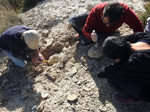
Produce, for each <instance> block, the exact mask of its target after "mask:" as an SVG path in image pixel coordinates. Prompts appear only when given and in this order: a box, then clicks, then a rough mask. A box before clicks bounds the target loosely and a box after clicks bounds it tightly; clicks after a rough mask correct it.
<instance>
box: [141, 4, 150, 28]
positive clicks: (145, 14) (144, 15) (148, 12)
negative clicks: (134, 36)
mask: <svg viewBox="0 0 150 112" xmlns="http://www.w3.org/2000/svg"><path fill="white" fill-rule="evenodd" d="M144 8H145V12H143V13H142V14H140V15H139V18H140V20H141V21H142V23H143V27H144V28H145V26H146V23H147V18H148V17H150V2H147V3H146V4H145V5H144Z"/></svg>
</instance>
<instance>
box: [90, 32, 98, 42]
mask: <svg viewBox="0 0 150 112" xmlns="http://www.w3.org/2000/svg"><path fill="white" fill-rule="evenodd" d="M91 39H92V41H93V42H97V40H98V36H97V34H96V32H95V30H93V32H92V33H91Z"/></svg>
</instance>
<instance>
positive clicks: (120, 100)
mask: <svg viewBox="0 0 150 112" xmlns="http://www.w3.org/2000/svg"><path fill="white" fill-rule="evenodd" d="M113 99H114V100H115V101H116V102H118V103H121V104H139V103H141V101H140V100H137V99H134V98H125V97H123V96H121V95H120V94H118V93H116V94H114V95H113Z"/></svg>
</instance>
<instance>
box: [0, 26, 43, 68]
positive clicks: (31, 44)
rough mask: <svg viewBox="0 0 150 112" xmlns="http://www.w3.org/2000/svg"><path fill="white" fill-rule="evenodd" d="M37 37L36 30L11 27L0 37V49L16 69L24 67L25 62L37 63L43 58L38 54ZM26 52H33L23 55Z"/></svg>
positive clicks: (24, 27)
mask: <svg viewBox="0 0 150 112" xmlns="http://www.w3.org/2000/svg"><path fill="white" fill-rule="evenodd" d="M39 39H40V37H39V35H38V32H37V31H36V30H32V29H31V28H29V27H27V26H21V25H17V26H13V27H10V28H9V29H7V30H6V31H5V32H4V33H2V34H1V35H0V49H1V50H2V51H3V52H4V53H5V54H6V55H7V56H8V58H9V59H11V60H12V61H13V62H14V64H15V65H16V66H18V67H25V66H26V65H27V61H32V62H34V63H39V62H41V61H39V60H43V59H44V57H43V55H42V54H41V53H40V51H39V49H38V46H39ZM26 50H31V51H35V53H33V55H31V56H29V55H26V54H25V51H26Z"/></svg>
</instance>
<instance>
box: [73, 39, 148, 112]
mask: <svg viewBox="0 0 150 112" xmlns="http://www.w3.org/2000/svg"><path fill="white" fill-rule="evenodd" d="M103 41H104V39H102V40H100V45H101V44H102V43H103ZM94 45H95V44H90V45H87V46H84V45H82V44H81V43H80V42H79V43H78V44H77V46H76V51H75V53H74V58H75V60H76V62H81V65H82V67H81V69H84V72H83V74H82V76H84V74H86V73H88V72H89V74H90V75H91V76H92V78H93V80H94V82H95V84H96V86H97V88H98V91H99V96H98V99H99V100H100V102H101V103H102V104H103V105H105V106H106V105H107V104H108V103H107V102H111V103H110V104H112V105H113V106H114V107H115V110H116V112H129V111H136V112H143V111H142V110H144V112H147V111H146V110H148V109H146V108H148V107H149V104H148V103H146V102H143V103H142V104H135V105H122V104H118V103H117V102H115V101H114V100H113V99H112V95H113V94H114V93H115V91H114V90H113V89H112V88H111V87H110V86H109V85H108V83H107V79H106V78H97V77H96V74H97V73H98V72H99V70H100V68H101V67H104V66H107V65H109V64H111V63H114V61H113V60H111V59H108V58H106V57H104V56H102V57H101V58H99V59H92V58H89V57H88V56H87V52H88V50H89V49H90V48H91V47H92V46H94ZM86 75H87V74H86ZM86 77H88V76H86ZM84 86H85V85H84Z"/></svg>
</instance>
